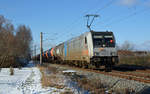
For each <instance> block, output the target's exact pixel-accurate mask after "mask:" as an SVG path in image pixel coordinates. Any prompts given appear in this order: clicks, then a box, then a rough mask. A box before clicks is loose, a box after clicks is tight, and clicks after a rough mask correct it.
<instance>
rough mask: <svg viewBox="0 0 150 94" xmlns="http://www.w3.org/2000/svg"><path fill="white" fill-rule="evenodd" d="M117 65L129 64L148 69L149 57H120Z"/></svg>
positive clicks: (149, 64)
mask: <svg viewBox="0 0 150 94" xmlns="http://www.w3.org/2000/svg"><path fill="white" fill-rule="evenodd" d="M119 64H129V65H138V66H149V67H150V56H122V57H120V59H119Z"/></svg>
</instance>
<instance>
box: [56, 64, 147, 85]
mask: <svg viewBox="0 0 150 94" xmlns="http://www.w3.org/2000/svg"><path fill="white" fill-rule="evenodd" d="M56 65H57V64H56ZM58 66H64V67H69V68H71V69H75V70H82V71H89V72H94V73H99V74H103V75H108V76H112V77H119V78H123V79H128V80H134V81H138V82H142V83H148V84H150V74H148V73H150V70H135V71H126V72H122V71H116V70H112V72H104V71H100V70H92V69H84V68H79V67H71V66H68V65H58Z"/></svg>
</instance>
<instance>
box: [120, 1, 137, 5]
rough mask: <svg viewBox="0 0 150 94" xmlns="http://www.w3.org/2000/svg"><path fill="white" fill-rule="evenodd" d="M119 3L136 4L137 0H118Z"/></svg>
mask: <svg viewBox="0 0 150 94" xmlns="http://www.w3.org/2000/svg"><path fill="white" fill-rule="evenodd" d="M120 4H121V5H125V6H133V5H136V4H137V0H120Z"/></svg>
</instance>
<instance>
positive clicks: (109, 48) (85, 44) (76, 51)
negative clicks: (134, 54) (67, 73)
mask: <svg viewBox="0 0 150 94" xmlns="http://www.w3.org/2000/svg"><path fill="white" fill-rule="evenodd" d="M52 53H53V55H54V57H55V60H57V61H59V62H61V63H66V64H69V65H75V66H79V67H87V68H89V67H96V68H99V67H100V66H105V69H106V70H107V71H108V70H109V71H110V70H111V68H112V66H113V65H115V64H116V63H117V62H118V55H117V49H116V41H115V37H114V34H113V32H108V31H106V32H95V31H90V32H86V33H84V34H82V35H80V36H79V37H75V38H72V39H71V40H68V41H66V42H64V43H61V44H59V45H58V46H56V47H54V48H53V51H52Z"/></svg>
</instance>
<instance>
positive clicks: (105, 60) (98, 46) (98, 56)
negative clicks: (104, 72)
mask: <svg viewBox="0 0 150 94" xmlns="http://www.w3.org/2000/svg"><path fill="white" fill-rule="evenodd" d="M92 39H93V56H92V58H91V61H92V62H93V63H94V64H95V66H96V67H99V66H102V65H104V66H105V67H106V68H111V67H112V65H115V64H116V63H118V54H117V49H116V42H115V37H114V35H113V32H92Z"/></svg>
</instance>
